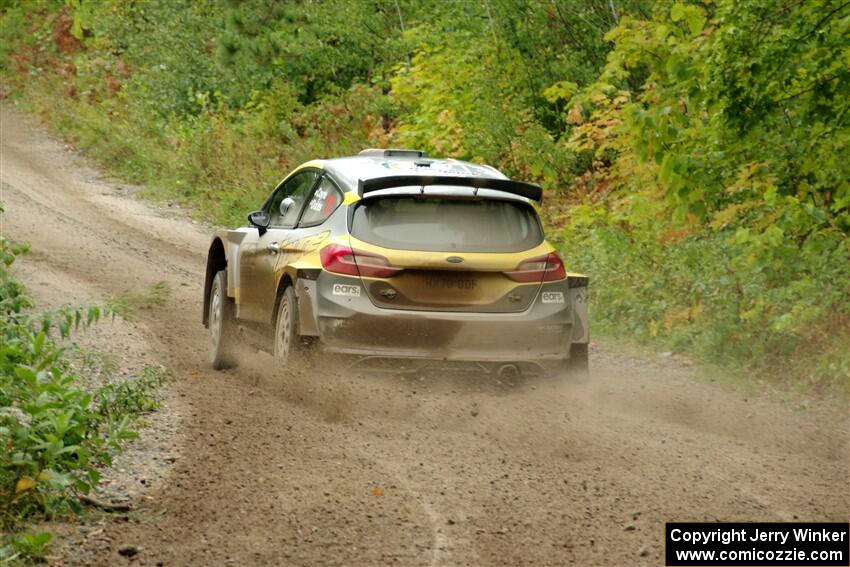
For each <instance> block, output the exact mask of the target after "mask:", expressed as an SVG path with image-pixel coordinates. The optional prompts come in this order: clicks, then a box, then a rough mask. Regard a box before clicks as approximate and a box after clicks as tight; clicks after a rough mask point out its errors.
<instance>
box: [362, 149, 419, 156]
mask: <svg viewBox="0 0 850 567" xmlns="http://www.w3.org/2000/svg"><path fill="white" fill-rule="evenodd" d="M358 155H361V156H376V157H410V158H424V157H428V154H426V153H425V152H423V151H422V150H399V149H389V150H388V149H385V148H368V149H365V150H361V151H360V153H359V154H358Z"/></svg>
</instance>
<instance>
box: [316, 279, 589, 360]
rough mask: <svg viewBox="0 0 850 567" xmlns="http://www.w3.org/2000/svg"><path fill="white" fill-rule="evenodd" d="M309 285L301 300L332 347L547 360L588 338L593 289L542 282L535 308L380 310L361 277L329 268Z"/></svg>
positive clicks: (396, 354)
mask: <svg viewBox="0 0 850 567" xmlns="http://www.w3.org/2000/svg"><path fill="white" fill-rule="evenodd" d="M303 289H304V291H305V294H304V296H303V297H302V298H301V303H302V305H303V307H306V308H308V309H309V312H310V314H311V319H312V321H310V323H312V325H310V326H311V327H312V329H313V330H314V334H317V335H318V336H319V337H320V340H321V343H322V345H323V347H324V349H325V350H327V351H330V352H336V353H344V354H354V355H361V356H381V357H390V358H428V359H441V360H458V361H506V362H515V361H535V362H539V361H545V360H550V361H552V360H564V359H567V358H568V357H569V352H570V344H572V343H575V342H587V317H586V309H585V307H584V305H585V304H584V298H585V297H586V295H585V290H586V288H585V287H582V288H571V287H570V286H569V285H568V281H567V280H563V281H559V282H552V283H547V284H544V285H543V286H541V289H540V291H539V292H538V295H537V297H536V298H535V299H534V301H532V303H531V305H530V306H529V308H528V309H526V310H525V311H522V312H518V313H459V312H447V311H412V310H402V309H385V308H380V307H376V306H375V305H374V304H373V303H372V301H371V300H370V299H369V297H368V296H367V295H366V291H365V289H363V286H362V284H361V282H360V279H359V278H353V277H346V276H338V275H335V274H331V273H328V272H324V271H322V272H321V273H320V275H319V277H318V278H317V279H316V280H313V281H310V282H307V285H306V286H305V287H304V288H303ZM358 290H359V291H358ZM544 295H545V297H546V302H544V301H543V299H544ZM561 298H562V300H561V301H558V300H559V299H561ZM579 300H580V301H579ZM305 301H307V302H309V306H308V305H304V302H305ZM304 311H305V310H304V309H303V308H302V313H303V312H304ZM302 332H303V326H302Z"/></svg>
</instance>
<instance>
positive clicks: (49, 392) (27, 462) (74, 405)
mask: <svg viewBox="0 0 850 567" xmlns="http://www.w3.org/2000/svg"><path fill="white" fill-rule="evenodd" d="M21 251H22V247H20V246H14V245H12V244H10V243H9V241H8V240H6V239H5V238H4V237H0V259H2V264H0V446H2V448H3V450H2V451H0V525H2V527H3V529H4V531H6V530H12V529H14V528H15V527H16V526H17V525H18V523H19V522H20V521H21V520H25V519H28V518H32V517H47V518H50V517H55V516H56V515H58V514H62V513H65V512H68V511H76V510H77V509H78V506H79V505H78V503H77V500H76V498H75V495H76V494H78V493H83V494H85V493H88V492H89V491H91V490H92V489H93V488H94V487H95V486H96V485H97V483H98V481H99V480H100V473H99V472H98V470H99V469H100V468H101V467H103V466H106V465H109V464H110V463H111V459H112V456H113V455H114V454H115V453H116V452H117V451H119V450H120V448H121V442H122V441H124V440H127V439H132V438H135V437H136V433H135V431H134V430H133V419H134V416H136V415H138V414H139V413H142V412H146V411H150V410H152V409H155V407H156V401H155V399H154V398H152V397H151V392H152V390H154V389H155V388H156V387H158V386H159V385H160V384H161V382H162V380H163V379H164V375H163V374H162V373H161V372H159V371H154V370H147V371H146V372H145V373H143V375H142V376H141V377H140V378H139V379H137V380H136V381H132V382H128V383H121V384H113V385H106V386H103V387H100V388H97V389H95V390H94V391H89V390H88V389H86V388H84V387H83V386H82V383H84V382H85V381H84V380H83V379H82V377H81V376H79V375H77V374H76V373H75V372H74V371H73V369H72V366H71V364H70V363H69V360H68V358H67V355H66V352H65V349H64V348H63V347H62V346H61V345H60V344H59V343H57V342H56V337H67V336H68V335H69V334H70V333H72V332H73V331H74V330H75V329H77V328H79V327H86V326H89V325H92V324H94V323H96V322H97V321H98V320H99V319H100V318H101V317H102V316H103V315H104V314H108V313H109V311H106V310H104V309H102V308H100V307H96V306H95V307H90V308H88V309H73V308H62V309H59V310H54V311H50V312H45V313H43V314H41V315H39V316H33V315H31V314H30V312H29V308H30V307H31V306H32V302H31V300H30V299H29V297H28V296H27V294H26V291H25V289H24V288H23V287H22V286H21V284H20V283H18V282H17V281H15V280H14V279H13V278H12V277H11V275H10V273H9V270H8V267H9V266H10V265H11V264H12V262H13V261H14V259H15V256H17V255H18V254H20V253H21ZM46 543H47V540H44V538H43V537H41V536H21V537H19V538H16V539H15V538H13V539H10V540H9V541H8V542H7V544H8V545H7V546H6V547H2V548H0V550H2V551H0V553H7V552H8V553H10V554H14V553H23V554H24V555H26V556H34V555H36V554H37V553H36V552H37V551H38V549H40V548H41V547H43V546H44V545H45V544H46ZM13 552H14V553H13ZM7 559H8V558H6V557H4V560H7Z"/></svg>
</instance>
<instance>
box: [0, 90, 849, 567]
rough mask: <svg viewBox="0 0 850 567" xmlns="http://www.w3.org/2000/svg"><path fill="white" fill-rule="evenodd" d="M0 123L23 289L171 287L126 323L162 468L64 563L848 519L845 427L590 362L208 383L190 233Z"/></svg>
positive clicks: (265, 361) (609, 557) (199, 268)
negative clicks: (488, 373) (162, 413)
mask: <svg viewBox="0 0 850 567" xmlns="http://www.w3.org/2000/svg"><path fill="white" fill-rule="evenodd" d="M0 118H2V120H0V142H2V145H0V192H2V195H0V200H3V201H4V202H5V203H6V206H7V213H6V214H5V215H3V217H0V231H2V232H3V234H5V235H8V236H10V237H13V238H15V239H18V240H27V241H29V242H31V243H32V245H33V254H32V257H31V264H30V267H29V268H28V269H37V268H38V266H47V267H49V273H50V274H51V276H50V277H55V278H60V279H61V278H63V277H65V278H69V279H71V280H74V282H75V286H74V288H75V289H76V288H78V287H79V286H80V285H84V286H87V290H86V291H85V292H84V293H80V297H82V296H85V298H86V299H88V298H90V297H94V298H96V297H103V296H106V295H114V294H117V293H120V292H122V291H124V290H126V289H128V288H129V289H138V288H141V287H144V286H146V285H150V284H152V283H155V282H158V281H166V282H168V283H169V284H170V285H171V288H172V290H173V293H172V296H171V297H170V299H169V303H168V305H167V307H166V308H165V309H160V310H155V311H151V312H144V313H141V314H140V325H142V326H144V327H145V328H146V329H148V330H149V332H148V333H147V334H146V336H148V337H149V338H148V339H146V340H149V341H150V343H151V344H150V345H147V349H148V350H149V351H150V352H153V353H157V354H156V355H155V358H156V360H155V362H160V363H163V364H165V365H166V366H168V367H169V368H171V369H172V371H173V372H174V374H175V376H176V377H177V380H176V381H175V382H174V383H173V384H172V385H170V386H169V388H170V392H169V395H170V396H173V397H174V398H175V399H179V400H180V404H181V407H182V408H183V410H182V411H183V412H184V415H183V416H182V417H183V421H182V423H183V427H184V431H183V432H182V434H183V436H184V438H185V441H184V446H183V447H182V448H181V450H180V451H179V455H180V458H179V459H178V460H177V461H176V462H175V463H174V464H173V465H172V468H171V471H170V473H168V475H167V477H166V478H163V479H161V483H160V486H161V488H160V489H158V490H157V491H156V492H155V493H153V494H152V497H153V498H152V500H151V501H145V502H141V503H140V510H139V512H138V513H137V514H134V515H132V516H130V517H129V518H128V520H127V521H125V520H123V519H122V518H120V517H119V518H114V519H112V520H110V521H109V523H108V524H107V525H106V526H105V529H104V532H103V534H101V535H99V536H98V538H99V539H98V540H97V541H95V540H93V539H92V538H87V537H86V536H85V535H84V534H82V533H80V534H78V535H77V538H76V539H74V538H73V536H72V537H71V542H70V544H69V545H67V546H66V547H64V548H63V549H64V551H65V552H66V553H65V557H64V558H63V560H62V562H61V564H62V565H110V566H112V565H122V564H127V563H128V562H127V560H126V559H125V558H123V557H120V556H119V555H118V554H117V548H118V546H119V545H121V544H124V543H130V544H134V545H139V546H141V547H142V551H141V552H140V553H139V555H138V556H136V557H135V558H134V559H133V564H135V565H152V566H153V565H158V564H162V565H169V566H183V565H187V566H191V565H239V566H243V565H249V566H250V565H257V566H259V565H387V564H399V565H473V566H478V565H564V564H574V565H615V564H616V565H623V564H629V565H656V564H658V563H659V562H660V561H661V553H662V539H661V538H662V536H663V523H664V522H665V521H671V520H694V521H700V520H704V521H713V520H785V519H789V518H790V519H793V518H795V517H798V518H800V519H806V520H833V521H841V520H844V521H846V520H847V518H848V510H850V490H848V488H850V482H848V445H850V433H848V429H850V428H848V417H847V414H846V412H838V411H835V410H832V409H829V408H823V409H816V410H812V411H795V410H793V409H791V408H790V407H789V406H787V405H782V404H778V403H774V402H771V401H769V400H767V399H765V398H764V397H761V398H755V397H754V398H752V399H750V398H748V397H745V396H744V395H743V394H741V393H737V392H735V391H730V390H729V389H728V388H721V387H718V386H714V385H712V384H708V383H704V382H698V381H696V380H694V378H693V376H692V373H691V372H690V371H688V370H687V369H685V368H682V367H680V366H676V365H674V364H671V363H669V362H667V363H655V362H651V361H650V362H647V361H641V360H635V359H632V358H629V357H626V356H623V355H618V354H613V353H609V352H607V351H604V350H601V349H598V348H597V349H596V350H595V351H594V353H593V356H594V378H593V380H592V382H591V383H590V384H587V385H584V386H573V385H569V384H566V383H564V382H563V381H562V380H557V379H553V380H536V381H530V382H527V383H525V384H522V385H520V386H517V387H514V388H507V387H503V386H499V385H497V384H494V383H493V382H491V381H487V380H483V379H481V378H480V377H476V376H472V375H465V376H457V375H450V376H449V375H447V376H435V377H432V378H431V379H429V380H424V381H423V380H419V379H411V378H407V377H386V376H370V377H356V376H351V375H350V374H349V373H347V372H346V371H345V368H344V367H335V366H332V365H331V366H327V365H325V366H322V367H320V368H318V369H316V368H305V369H304V370H303V372H301V373H295V374H293V375H290V376H285V377H284V376H278V375H276V374H275V373H274V372H272V371H271V370H270V369H271V358H270V357H269V356H267V355H265V354H261V353H253V352H251V351H250V350H247V349H246V354H247V360H246V363H245V364H243V366H242V367H240V368H239V369H236V370H233V371H227V372H214V371H212V370H210V369H209V368H208V366H207V364H206V360H205V359H206V336H205V333H204V329H203V327H202V326H201V324H200V310H201V305H200V302H201V297H202V289H201V286H202V284H203V268H204V254H205V251H206V247H207V243H208V234H209V232H208V231H207V230H205V229H203V227H200V226H198V225H196V224H194V223H191V222H189V221H188V220H186V219H185V218H184V217H183V216H181V213H180V211H175V210H173V209H172V210H164V209H157V208H155V207H152V206H150V205H148V204H146V203H144V202H142V201H139V200H137V199H134V198H132V196H128V195H127V193H132V192H133V191H132V190H128V189H126V188H125V189H122V190H119V189H117V188H116V187H114V186H112V185H110V184H108V183H105V182H103V181H101V180H100V179H99V177H98V175H97V172H96V171H95V170H93V169H91V168H90V167H88V166H86V165H85V164H80V163H77V161H75V158H74V156H73V155H72V154H69V153H68V152H66V151H64V150H63V149H62V146H61V145H59V144H57V143H56V142H54V141H52V140H50V139H49V138H48V137H46V136H45V135H44V134H43V133H42V132H41V131H40V130H39V129H38V128H36V127H34V126H33V125H32V124H31V123H29V122H28V120H27V119H25V118H24V117H22V116H21V115H20V114H18V113H17V112H16V111H15V110H14V109H12V108H11V107H10V106H9V105H7V104H3V105H2V106H0ZM27 261H29V260H23V262H27ZM69 289H70V288H69ZM77 299H78V297H76V296H75V297H69V298H68V301H74V300H77ZM122 340H124V339H122ZM57 564H59V563H57Z"/></svg>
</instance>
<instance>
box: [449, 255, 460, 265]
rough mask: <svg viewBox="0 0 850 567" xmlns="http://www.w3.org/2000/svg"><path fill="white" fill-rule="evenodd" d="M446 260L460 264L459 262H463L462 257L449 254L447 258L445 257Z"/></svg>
mask: <svg viewBox="0 0 850 567" xmlns="http://www.w3.org/2000/svg"><path fill="white" fill-rule="evenodd" d="M446 262H449V263H451V264H460V263H461V262H463V258H461V257H460V256H449V257H448V258H446Z"/></svg>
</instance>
